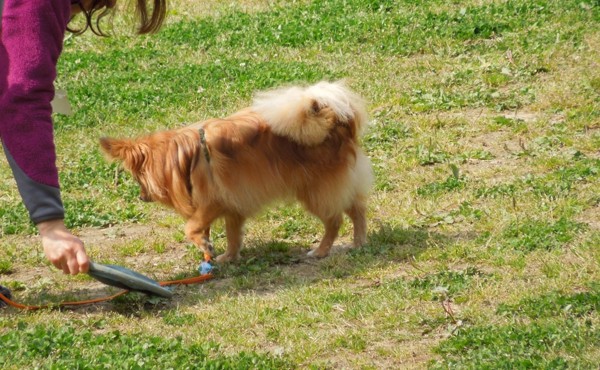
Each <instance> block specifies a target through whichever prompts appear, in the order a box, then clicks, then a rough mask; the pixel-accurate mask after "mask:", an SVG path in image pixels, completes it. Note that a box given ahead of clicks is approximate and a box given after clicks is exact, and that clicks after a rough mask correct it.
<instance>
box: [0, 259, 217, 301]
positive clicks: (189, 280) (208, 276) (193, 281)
mask: <svg viewBox="0 0 600 370" xmlns="http://www.w3.org/2000/svg"><path fill="white" fill-rule="evenodd" d="M205 260H206V261H207V262H209V261H210V257H207V256H205ZM213 277H214V276H213V274H212V273H210V272H209V273H208V274H204V275H199V276H194V277H191V278H186V279H179V280H168V281H161V282H159V284H160V286H168V285H189V284H197V283H201V282H203V281H206V280H210V279H212V278H213ZM129 292H130V291H129V290H122V291H120V292H119V293H116V294H113V295H111V296H108V297H101V298H94V299H86V300H83V301H74V302H60V303H50V304H44V305H40V306H30V305H26V304H21V303H17V302H15V301H12V300H10V299H8V298H7V297H6V296H4V295H3V294H2V293H0V299H1V300H3V301H4V302H5V303H6V304H8V305H9V306H12V307H15V308H18V309H21V310H28V311H35V310H40V309H44V308H60V307H66V306H83V305H86V304H92V303H99V302H106V301H110V300H112V299H115V298H117V297H120V296H122V295H124V294H127V293H129Z"/></svg>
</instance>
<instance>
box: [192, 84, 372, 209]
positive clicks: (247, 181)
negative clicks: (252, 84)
mask: <svg viewBox="0 0 600 370" xmlns="http://www.w3.org/2000/svg"><path fill="white" fill-rule="evenodd" d="M366 124H367V116H366V114H365V109H364V103H363V102H362V100H361V99H360V98H359V97H358V96H357V95H355V94H354V93H352V92H351V91H350V90H349V89H348V88H346V87H345V86H344V85H343V84H341V83H326V82H321V83H319V84H317V85H313V86H311V87H308V88H298V87H291V88H288V89H283V90H275V91H271V92H267V93H261V94H259V95H258V97H257V99H256V100H255V103H254V105H253V106H252V107H251V108H248V109H245V110H243V111H240V112H238V113H236V114H234V115H232V116H229V117H227V118H225V119H222V120H221V119H215V120H209V121H207V122H204V123H203V124H202V127H203V129H204V131H205V133H206V142H207V146H208V150H209V152H210V158H211V171H212V173H211V177H210V179H207V178H205V179H204V180H209V182H210V183H212V185H213V189H212V191H210V192H209V193H212V194H213V195H214V196H219V197H220V198H221V199H220V201H221V202H223V203H225V204H226V205H227V207H232V208H234V209H235V210H236V211H237V212H240V213H242V214H244V215H246V216H249V215H251V214H253V213H254V212H256V211H258V210H259V209H260V208H262V206H264V205H265V204H266V203H268V202H269V201H271V200H275V199H278V198H290V197H292V198H297V199H299V200H300V201H301V202H302V203H304V204H305V206H306V205H307V204H309V203H310V204H311V205H312V206H311V207H310V208H311V209H313V208H319V211H318V212H319V213H324V214H330V213H335V212H343V210H344V209H345V208H346V207H348V205H349V204H350V203H351V202H352V199H354V198H355V197H356V196H357V194H363V195H364V196H366V193H367V192H368V190H369V188H370V186H371V182H372V174H371V168H370V164H369V161H368V159H367V158H366V156H365V155H364V154H363V153H362V151H361V149H360V147H359V146H358V139H359V135H360V134H361V133H362V132H363V131H364V129H365V126H366ZM197 175H199V176H204V175H206V173H205V172H204V173H202V174H197ZM198 180H200V178H198ZM215 200H216V199H215Z"/></svg>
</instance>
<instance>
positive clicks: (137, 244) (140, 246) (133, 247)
mask: <svg viewBox="0 0 600 370" xmlns="http://www.w3.org/2000/svg"><path fill="white" fill-rule="evenodd" d="M146 249H147V247H146V242H145V241H144V240H133V241H131V242H129V243H127V244H124V245H121V246H119V248H118V251H119V254H120V255H121V256H123V257H134V256H137V255H139V254H140V253H143V252H144V251H145V250H146Z"/></svg>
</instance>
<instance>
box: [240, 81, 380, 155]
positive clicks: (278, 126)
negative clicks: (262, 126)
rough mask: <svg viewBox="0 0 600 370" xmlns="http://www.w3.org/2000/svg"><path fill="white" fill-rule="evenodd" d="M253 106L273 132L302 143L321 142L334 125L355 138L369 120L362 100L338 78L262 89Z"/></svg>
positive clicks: (314, 143) (315, 143)
mask: <svg viewBox="0 0 600 370" xmlns="http://www.w3.org/2000/svg"><path fill="white" fill-rule="evenodd" d="M252 109H253V110H254V111H255V112H257V113H259V114H260V115H261V116H262V117H263V118H264V119H265V120H266V121H267V123H268V124H269V126H271V130H272V131H273V132H274V133H275V134H277V135H281V136H286V137H288V138H290V139H292V140H294V141H296V142H297V143H300V144H303V145H317V144H320V143H322V142H323V141H324V140H325V139H326V138H327V136H328V135H329V133H330V131H331V130H332V129H333V128H334V127H335V126H337V125H344V126H347V127H348V129H349V133H350V135H351V137H352V139H354V140H357V139H358V137H359V136H360V135H361V134H362V133H363V132H364V130H365V128H366V126H367V123H368V116H367V113H366V107H365V102H364V100H363V99H362V98H361V97H360V96H359V95H357V94H356V93H354V92H353V91H352V90H350V89H349V88H348V87H347V86H346V85H345V84H344V83H343V82H341V81H338V82H324V81H323V82H319V83H317V84H315V85H312V86H308V87H288V88H282V89H276V90H272V91H266V92H262V93H259V94H258V95H257V96H256V97H255V99H254V104H253V106H252Z"/></svg>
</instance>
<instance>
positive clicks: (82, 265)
mask: <svg viewBox="0 0 600 370" xmlns="http://www.w3.org/2000/svg"><path fill="white" fill-rule="evenodd" d="M76 255H77V264H78V265H79V272H88V270H89V268H90V259H89V258H88V256H87V254H86V253H85V251H84V250H83V249H81V250H78V251H77V253H76Z"/></svg>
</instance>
